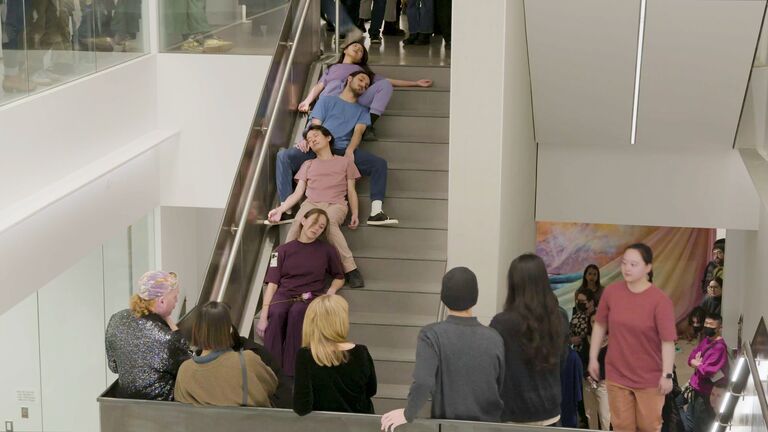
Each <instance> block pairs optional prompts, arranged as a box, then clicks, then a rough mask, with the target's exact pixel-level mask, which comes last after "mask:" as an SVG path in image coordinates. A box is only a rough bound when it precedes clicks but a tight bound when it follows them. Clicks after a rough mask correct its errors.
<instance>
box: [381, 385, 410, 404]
mask: <svg viewBox="0 0 768 432" xmlns="http://www.w3.org/2000/svg"><path fill="white" fill-rule="evenodd" d="M410 388H411V386H410V384H409V385H405V384H379V385H378V386H377V390H378V391H377V392H376V398H377V399H406V398H407V397H408V390H410ZM400 408H403V407H400Z"/></svg>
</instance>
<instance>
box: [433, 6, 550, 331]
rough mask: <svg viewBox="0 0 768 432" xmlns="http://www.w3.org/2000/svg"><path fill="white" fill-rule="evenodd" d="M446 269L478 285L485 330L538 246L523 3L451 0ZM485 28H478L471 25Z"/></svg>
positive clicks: (481, 316)
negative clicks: (461, 271)
mask: <svg viewBox="0 0 768 432" xmlns="http://www.w3.org/2000/svg"><path fill="white" fill-rule="evenodd" d="M453 17H454V18H455V19H454V20H453V30H452V32H453V39H452V40H453V51H452V53H451V54H452V61H451V75H452V76H451V83H452V84H451V131H450V179H449V209H448V214H449V217H448V221H449V222H448V267H449V268H451V267H455V266H467V267H469V268H471V269H472V270H473V271H474V272H475V273H476V274H477V277H478V281H479V284H480V300H479V303H478V305H477V307H476V308H475V313H476V314H477V315H478V316H479V317H480V319H481V321H484V322H488V321H489V320H490V318H491V317H492V316H493V315H494V314H495V313H496V312H497V311H498V310H499V309H500V308H501V305H502V304H503V301H504V299H505V298H506V272H507V269H508V267H509V263H510V262H511V261H512V259H514V258H515V257H516V256H517V255H519V254H520V253H523V252H526V251H533V250H534V248H535V222H534V206H535V190H536V144H535V141H534V137H533V114H532V106H531V89H530V74H529V69H528V50H527V41H526V33H525V8H524V2H523V0H483V1H482V2H454V4H453ZM478 23H482V25H478Z"/></svg>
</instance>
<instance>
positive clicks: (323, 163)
mask: <svg viewBox="0 0 768 432" xmlns="http://www.w3.org/2000/svg"><path fill="white" fill-rule="evenodd" d="M304 139H306V140H307V144H309V146H310V148H311V149H312V151H313V152H315V154H316V155H317V158H315V159H311V160H308V161H306V162H304V163H303V164H302V165H301V168H299V172H298V173H296V176H295V177H294V178H295V179H296V180H297V181H298V184H297V185H296V189H295V190H294V191H293V193H292V194H291V195H290V196H288V198H287V199H286V200H285V202H283V204H282V205H280V206H279V207H277V208H275V209H272V210H271V211H270V212H269V216H268V219H269V221H270V222H272V223H278V222H279V221H280V216H282V214H283V212H285V211H286V210H288V209H290V208H293V206H295V205H296V204H298V203H299V201H301V199H302V198H304V195H306V198H307V199H305V200H304V202H303V203H301V207H300V208H299V212H298V213H297V214H296V219H294V221H293V225H291V229H290V231H289V232H288V238H287V239H286V243H287V242H290V241H291V240H295V239H296V238H297V237H298V235H299V231H301V220H302V218H303V217H304V214H306V213H307V212H308V211H309V210H311V209H313V208H321V209H323V210H325V212H326V213H328V218H329V219H330V220H329V221H328V222H329V223H328V242H329V243H330V244H332V245H333V246H335V247H336V249H338V251H339V255H341V264H342V266H343V267H344V274H345V279H347V281H348V282H349V287H350V288H362V287H363V286H364V285H365V283H364V281H363V277H362V275H361V274H360V271H359V270H358V269H357V264H355V259H354V258H353V257H352V251H351V250H350V249H349V246H348V245H347V240H346V239H345V238H344V234H342V233H341V228H340V227H341V225H343V224H344V220H345V219H346V218H347V205H349V212H351V213H352V216H351V218H350V221H349V228H350V229H357V227H358V225H359V224H360V220H359V218H358V200H357V191H356V190H355V181H356V180H357V179H359V178H360V171H358V170H357V167H356V166H355V161H354V160H353V159H352V158H348V157H343V156H336V155H334V154H333V153H331V146H332V145H333V135H332V134H331V132H330V131H329V130H328V129H326V128H325V127H324V126H321V125H311V126H310V127H308V128H307V130H306V131H305V132H304ZM347 199H349V203H347Z"/></svg>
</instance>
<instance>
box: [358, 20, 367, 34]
mask: <svg viewBox="0 0 768 432" xmlns="http://www.w3.org/2000/svg"><path fill="white" fill-rule="evenodd" d="M357 28H359V29H360V31H361V32H363V33H365V21H363V19H362V18H360V19H359V20H357Z"/></svg>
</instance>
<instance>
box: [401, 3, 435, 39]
mask: <svg viewBox="0 0 768 432" xmlns="http://www.w3.org/2000/svg"><path fill="white" fill-rule="evenodd" d="M405 13H406V15H408V33H410V34H416V33H426V34H429V35H431V34H432V32H433V31H434V25H435V0H411V1H409V2H408V8H407V9H406V10H405Z"/></svg>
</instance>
